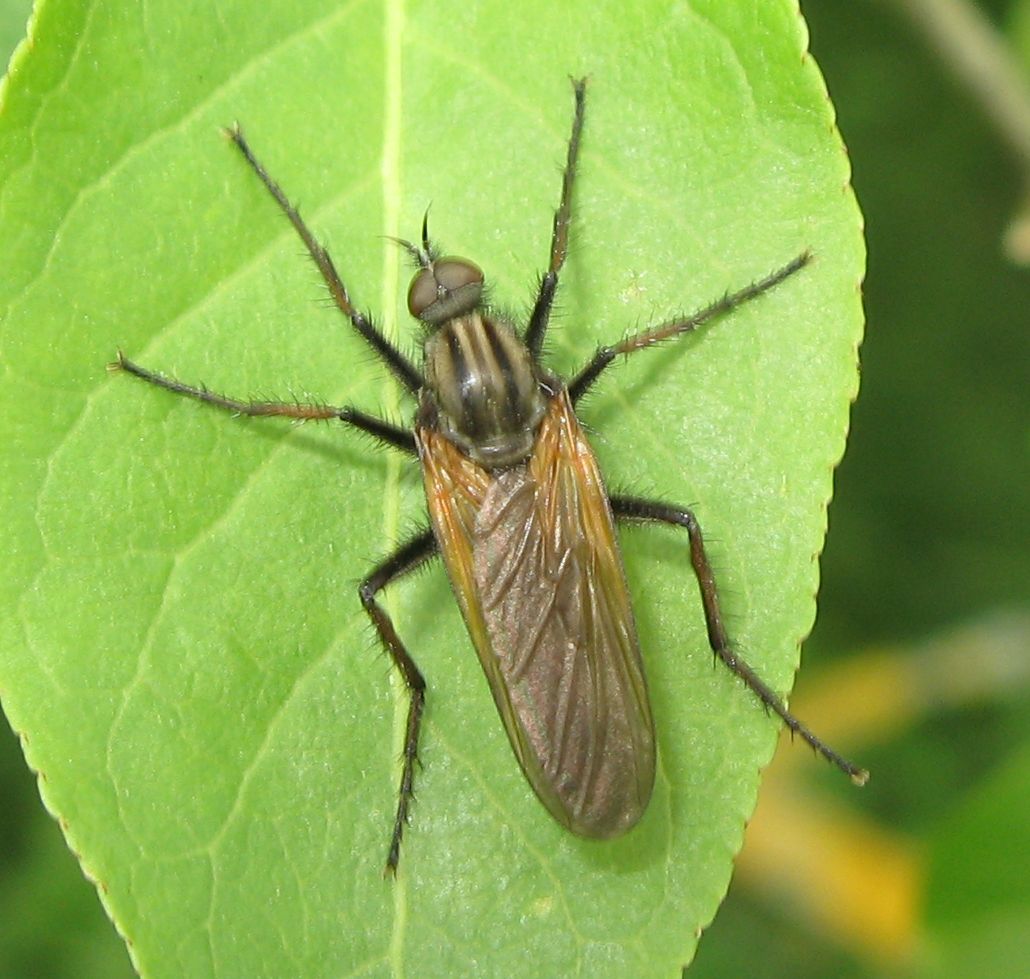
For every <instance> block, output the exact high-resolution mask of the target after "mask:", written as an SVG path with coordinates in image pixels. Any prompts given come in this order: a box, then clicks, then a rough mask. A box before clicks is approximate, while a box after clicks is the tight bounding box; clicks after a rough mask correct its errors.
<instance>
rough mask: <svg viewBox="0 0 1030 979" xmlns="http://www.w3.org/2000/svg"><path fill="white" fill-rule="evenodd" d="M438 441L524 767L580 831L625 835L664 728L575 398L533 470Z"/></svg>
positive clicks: (468, 597)
mask: <svg viewBox="0 0 1030 979" xmlns="http://www.w3.org/2000/svg"><path fill="white" fill-rule="evenodd" d="M427 434H432V441H431V442H429V443H428V444H429V445H431V446H432V447H433V450H431V451H429V452H425V453H424V455H423V465H424V468H425V474H426V490H427V496H428V498H429V509H430V513H431V515H432V519H433V524H434V529H435V530H436V533H437V536H438V539H439V541H440V545H441V551H442V553H443V555H444V559H445V562H446V563H447V567H448V572H449V573H450V576H451V581H452V584H453V585H454V589H455V592H456V593H457V595H458V601H459V605H460V606H461V609H462V612H463V614H464V616H465V620H466V623H467V624H468V628H469V632H470V634H471V636H472V639H473V642H474V644H475V646H476V650H477V652H478V654H479V658H480V661H481V663H482V665H483V669H484V671H485V672H486V675H487V678H488V680H489V683H490V687H491V690H492V692H493V695H494V700H495V702H496V703H497V706H498V710H499V711H500V714H501V717H502V719H503V721H504V724H505V728H506V729H507V731H508V736H509V738H510V740H511V743H512V747H513V749H514V751H515V754H516V756H517V757H518V760H519V762H520V764H521V765H522V768H523V771H524V772H525V773H526V777H527V778H528V780H529V782H530V784H531V785H532V786H533V788H534V789H535V791H536V792H537V794H538V795H539V796H540V798H541V800H542V801H543V802H544V804H545V805H546V806H547V808H548V810H550V812H551V813H552V814H553V815H554V817H555V818H556V819H557V820H558V821H559V822H561V823H562V824H563V825H565V826H567V827H568V828H569V829H571V830H572V831H573V832H576V833H579V834H580V835H583V836H589V837H596V838H605V837H611V836H616V835H618V834H620V833H622V832H625V831H626V830H627V829H629V828H630V827H631V826H633V825H634V824H635V823H636V822H637V820H638V819H639V818H640V816H641V815H642V814H643V812H644V809H645V808H646V806H647V803H648V800H649V799H650V796H651V789H652V786H653V782H654V729H653V722H652V718H651V711H650V705H649V702H648V697H647V685H646V681H645V678H644V672H643V665H642V663H641V659H640V651H639V646H638V643H637V638H636V629H635V625H634V621H633V613H632V609H631V607H630V602H629V594H628V591H627V588H626V581H625V575H624V572H623V568H622V561H621V557H620V554H619V550H618V545H617V543H616V539H615V528H614V525H613V522H612V516H611V511H610V509H609V506H608V501H607V496H606V494H605V491H604V486H603V483H602V481H601V476H600V473H599V471H598V468H597V463H596V460H595V458H594V455H593V452H592V450H591V449H590V446H589V444H588V443H587V441H586V437H585V435H584V433H583V430H582V428H581V427H580V425H579V422H578V420H577V419H576V416H575V414H574V413H573V410H572V407H571V404H570V403H569V401H568V398H567V395H566V394H565V393H564V392H562V393H560V394H558V395H556V396H555V397H554V398H553V399H552V400H551V402H550V405H549V408H548V412H547V415H546V416H545V418H544V420H543V423H542V425H541V428H540V431H539V434H538V436H537V440H536V443H535V445H534V449H533V453H532V455H531V457H530V459H529V460H528V461H527V462H526V463H525V464H523V465H519V466H514V467H511V468H508V469H503V470H499V471H496V472H494V473H491V472H488V471H486V470H483V469H481V468H480V467H478V466H477V465H476V464H475V463H472V462H471V461H470V460H468V459H467V457H465V456H463V455H461V453H459V452H457V450H453V447H451V446H450V443H446V440H445V439H442V437H440V436H438V435H436V434H435V433H427ZM439 442H445V443H446V447H442V446H439V444H438V443H439ZM436 449H440V451H439V452H437V451H435V450H436ZM448 450H451V451H448ZM455 457H456V458H455ZM441 462H442V463H443V465H442V466H441V465H439V463H441ZM444 470H446V472H445V471H444ZM473 470H475V471H478V472H473Z"/></svg>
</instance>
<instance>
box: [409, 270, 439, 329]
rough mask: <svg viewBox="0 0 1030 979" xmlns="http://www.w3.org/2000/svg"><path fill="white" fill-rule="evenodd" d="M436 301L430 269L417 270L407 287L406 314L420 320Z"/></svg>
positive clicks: (434, 284)
mask: <svg viewBox="0 0 1030 979" xmlns="http://www.w3.org/2000/svg"><path fill="white" fill-rule="evenodd" d="M436 300H437V291H436V279H435V278H434V277H433V270H432V269H419V270H418V271H417V272H416V273H415V278H413V279H412V280H411V285H410V286H409V287H408V312H409V313H411V315H412V316H414V317H415V319H419V320H420V319H422V314H423V313H424V312H425V311H426V309H427V308H428V307H429V306H432V305H433V303H435V302H436Z"/></svg>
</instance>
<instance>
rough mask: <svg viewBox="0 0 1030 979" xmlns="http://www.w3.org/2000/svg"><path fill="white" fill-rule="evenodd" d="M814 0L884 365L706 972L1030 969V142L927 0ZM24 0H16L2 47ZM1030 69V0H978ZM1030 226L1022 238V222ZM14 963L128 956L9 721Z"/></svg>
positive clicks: (874, 367)
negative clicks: (798, 722)
mask: <svg viewBox="0 0 1030 979" xmlns="http://www.w3.org/2000/svg"><path fill="white" fill-rule="evenodd" d="M962 6H963V4H962V3H959V2H958V0H947V2H944V0H940V2H937V0H933V2H931V0H852V2H849V3H841V2H840V0H804V2H803V3H802V7H803V12H804V14H805V16H806V18H807V20H808V24H809V28H810V31H811V35H812V39H811V50H812V52H813V54H814V56H815V57H816V59H817V61H818V63H819V65H820V67H821V69H822V71H823V74H824V75H825V77H826V81H827V85H828V87H829V90H830V93H831V96H832V98H833V100H834V103H835V105H836V109H837V113H838V117H839V125H840V129H841V131H842V133H843V135H844V138H845V141H846V143H847V145H848V148H849V151H850V154H851V158H852V162H853V166H854V184H855V188H856V190H857V192H858V196H859V200H860V202H861V204H862V207H863V210H864V213H865V217H866V225H867V234H868V245H869V269H868V276H867V280H866V285H865V296H866V307H867V315H868V328H867V336H866V342H865V345H864V347H863V350H862V369H863V380H862V391H861V395H860V398H859V401H858V403H857V404H856V405H855V409H854V415H853V424H852V433H851V438H850V442H849V447H848V451H847V455H846V457H845V459H844V462H843V464H842V465H841V467H840V470H839V471H838V475H837V481H836V495H835V499H834V502H833V505H832V508H831V511H830V534H829V537H828V540H827V546H826V551H825V554H824V557H823V563H822V588H821V592H820V601H819V618H818V621H817V624H816V627H815V631H814V633H813V635H812V637H811V639H810V641H809V642H808V644H807V645H806V648H805V657H804V661H805V668H804V670H803V672H802V674H801V676H800V679H799V682H798V686H797V689H796V692H795V695H794V698H793V700H792V704H793V706H794V707H795V708H796V709H797V711H798V713H799V714H800V715H801V716H803V717H805V718H806V720H808V721H809V722H811V724H812V726H813V727H814V728H815V729H816V730H818V731H820V732H821V733H822V734H824V735H825V736H826V737H827V738H828V740H830V741H831V742H832V743H834V744H835V745H837V746H839V747H840V748H842V749H845V750H846V752H847V753H849V754H851V755H853V756H855V757H856V758H857V759H858V760H860V761H861V762H862V763H863V764H866V765H867V766H868V767H869V768H870V769H871V770H872V772H873V778H872V780H871V782H870V783H869V785H868V786H867V787H866V788H865V789H863V790H862V791H856V790H854V789H852V788H850V787H849V786H848V785H846V784H842V782H843V780H840V779H839V778H837V777H835V776H834V774H833V773H831V772H828V771H823V769H822V768H821V767H820V766H819V765H818V763H817V762H816V761H815V760H813V759H812V758H811V757H809V754H808V753H807V752H806V751H804V749H803V748H801V747H799V746H795V747H794V748H791V747H790V746H789V745H783V746H782V749H781V751H780V752H779V754H778V756H777V760H776V762H775V763H774V765H773V766H772V767H771V769H770V771H769V773H768V775H767V778H766V781H765V784H764V786H763V789H762V794H761V798H760V803H759V808H758V811H757V813H756V814H755V817H754V819H753V820H752V823H751V826H750V828H749V831H748V839H747V842H746V845H745V848H744V851H743V852H742V854H741V855H740V857H739V858H738V861H737V872H736V875H735V877H734V881H733V884H732V885H731V888H730V892H729V897H728V898H727V901H726V903H725V904H724V905H723V907H722V909H721V910H720V912H719V914H718V916H717V918H716V920H715V922H714V923H713V924H712V926H711V927H710V928H709V930H708V933H707V934H706V936H705V938H704V939H703V940H702V942H701V945H700V950H699V952H698V956H697V959H696V961H695V963H694V964H693V966H692V968H691V972H690V974H691V975H692V976H695V977H696V976H711V977H716V976H743V975H747V976H751V977H754V976H781V975H783V976H786V975H790V976H795V977H812V979H817V977H824V976H898V975H912V976H933V977H938V976H940V977H945V976H956V977H957V976H963V977H965V976H971V975H976V976H980V977H995V976H997V977H1009V976H1017V975H1030V942H1028V941H1027V940H1026V936H1027V935H1030V856H1028V855H1027V854H1030V711H1028V710H1027V708H1028V706H1030V601H1028V599H1030V588H1028V583H1030V479H1028V477H1030V425H1028V421H1030V418H1028V411H1027V405H1028V399H1027V388H1028V381H1030V373H1028V366H1030V342H1028V336H1030V329H1028V327H1030V266H1028V264H1023V265H1020V264H1019V262H1018V261H1017V260H1015V259H1014V257H1013V253H1014V252H1018V251H1019V249H1020V248H1021V247H1022V248H1023V250H1024V251H1023V256H1022V257H1023V261H1024V262H1028V260H1030V255H1028V254H1027V253H1028V252H1030V247H1027V244H1026V241H1025V240H1024V239H1023V238H1022V237H1021V236H1023V235H1027V236H1028V237H1030V235H1028V233H1027V231H1026V230H1025V227H1026V225H1024V226H1023V228H1024V230H1022V231H1021V230H1020V226H1019V215H1020V213H1021V210H1024V216H1023V218H1022V220H1023V221H1025V222H1028V224H1030V219H1028V218H1027V217H1026V213H1025V210H1030V205H1028V203H1027V202H1028V201H1030V162H1028V161H1030V146H1028V147H1027V153H1026V155H1025V156H1023V157H1022V158H1021V157H1020V154H1019V152H1017V151H1016V150H1015V149H1014V147H1013V140H1012V139H1011V138H1009V139H1008V140H1006V139H1005V138H1004V137H1003V136H1002V135H1001V134H1000V133H999V131H998V129H997V128H996V126H995V125H994V124H993V123H992V121H991V119H990V118H989V115H988V113H987V112H986V111H985V110H984V108H983V105H982V103H981V101H980V100H979V99H978V98H977V97H976V96H975V95H974V94H972V92H971V90H970V88H969V86H968V85H967V84H966V83H964V82H963V81H961V80H959V78H958V77H957V76H956V73H955V70H954V68H955V64H954V58H953V56H950V55H942V54H941V52H940V51H939V50H935V49H934V48H933V45H932V44H931V42H930V41H929V39H928V36H927V32H926V31H925V29H924V28H923V27H920V26H919V21H918V17H916V18H913V17H912V16H910V15H911V13H912V12H913V10H915V11H917V12H918V11H919V10H921V9H925V8H931V9H932V10H933V9H936V11H937V12H936V13H931V17H935V16H939V15H940V10H941V8H944V9H952V10H954V9H959V8H962ZM29 8H30V3H29V2H28V0H0V56H2V57H3V58H4V60H5V61H6V57H7V56H8V55H9V54H10V52H11V51H12V50H13V48H14V46H15V45H16V44H17V42H18V41H19V39H20V38H21V37H22V35H23V33H24V24H25V20H26V18H27V16H28V14H29ZM975 9H976V10H978V11H979V12H980V13H982V14H985V15H986V16H987V18H989V21H990V23H991V24H993V25H994V28H995V29H996V30H997V32H998V34H999V39H1000V40H1002V41H1003V42H1005V43H1007V44H1008V46H1009V47H1010V50H1011V51H1012V52H1013V54H1014V55H1015V57H1016V59H1017V62H1018V63H1020V64H1021V65H1022V70H1023V71H1024V73H1025V77H1024V83H1025V84H1026V85H1028V86H1030V82H1026V77H1030V0H1012V2H1008V0H981V2H980V3H979V4H976V5H975ZM1021 241H1022V245H1021V244H1020V243H1021ZM0 785H2V788H0V793H2V797H3V799H4V801H5V814H6V818H4V819H2V820H0V975H2V976H11V977H34V976H40V977H43V976H46V977H49V979H60V977H84V976H104V977H117V976H120V975H131V968H130V966H129V964H128V958H127V956H126V954H125V951H124V948H123V947H122V945H121V942H120V940H119V939H118V938H117V937H116V936H115V934H114V931H113V929H112V928H111V926H110V924H109V923H108V922H107V920H106V918H105V917H104V914H103V911H102V910H101V907H100V904H99V902H98V900H97V898H96V895H95V893H94V891H93V888H92V886H91V885H89V884H88V883H87V882H86V881H85V880H84V879H83V878H82V876H81V873H80V871H79V869H78V867H77V865H76V863H75V861H74V859H73V858H72V857H71V856H70V855H69V854H68V852H67V850H66V848H65V845H64V842H63V840H62V838H61V835H60V832H59V830H58V828H57V826H56V825H55V824H54V823H53V822H52V821H51V820H50V819H49V818H48V817H47V816H46V815H45V814H44V813H43V810H42V807H41V806H40V804H39V796H38V794H37V791H36V787H35V784H34V781H33V779H32V777H31V775H30V774H29V773H28V772H27V770H26V769H25V766H24V762H23V760H22V757H21V753H20V750H19V748H18V745H17V743H16V741H15V739H14V737H13V736H12V735H11V734H10V732H9V730H8V729H7V728H6V726H3V729H2V731H0Z"/></svg>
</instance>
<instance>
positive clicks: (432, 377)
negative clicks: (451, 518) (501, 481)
mask: <svg viewBox="0 0 1030 979" xmlns="http://www.w3.org/2000/svg"><path fill="white" fill-rule="evenodd" d="M405 244H407V243H405ZM408 247H409V248H410V249H411V250H412V252H413V253H414V254H415V255H416V257H417V258H418V259H419V260H420V261H419V264H420V266H421V267H420V268H419V270H418V272H416V273H415V277H414V278H413V279H412V282H411V287H410V289H409V290H408V309H409V310H410V311H411V313H412V315H414V316H416V317H418V319H420V320H421V321H422V322H423V323H425V324H426V325H427V326H429V327H430V328H432V332H431V333H430V335H429V337H428V338H427V340H426V345H425V381H426V388H425V390H424V391H423V392H422V398H421V400H422V404H421V411H420V415H421V418H422V419H423V420H425V421H427V422H428V421H429V420H430V419H432V422H431V424H432V426H433V427H435V428H438V429H439V430H440V431H441V432H442V433H443V434H444V435H446V436H447V438H448V439H450V440H451V441H452V442H454V444H455V445H457V446H458V447H459V448H461V449H462V450H463V451H464V452H465V453H466V454H467V455H468V456H469V457H470V458H472V459H473V460H475V461H476V462H478V463H479V464H480V465H481V466H483V467H485V468H487V469H495V468H502V467H504V466H513V465H515V464H517V463H519V462H522V461H523V460H525V459H526V458H527V457H528V456H529V454H530V451H531V449H532V448H533V442H534V440H535V439H536V432H537V429H538V427H539V425H540V422H541V420H542V419H543V417H544V414H545V413H546V411H547V400H546V398H545V396H544V393H543V391H542V390H541V384H540V378H539V377H538V376H537V373H538V372H537V368H536V366H535V365H534V363H533V358H532V356H531V354H530V352H529V350H528V349H527V348H526V345H525V344H524V343H523V342H522V340H521V339H520V338H519V336H518V335H517V334H516V333H515V331H514V330H513V329H512V328H511V326H509V325H508V324H507V323H505V322H504V321H503V320H500V319H498V318H496V317H494V316H490V315H488V314H487V313H485V312H484V311H483V309H482V305H481V303H482V293H483V273H482V271H481V270H480V269H479V267H478V266H476V265H474V264H473V263H472V262H470V261H468V260H467V259H464V258H439V259H438V258H435V257H434V256H432V255H431V254H430V252H429V250H428V243H426V244H425V245H424V247H423V249H421V250H419V249H416V248H413V247H412V246H410V245H408Z"/></svg>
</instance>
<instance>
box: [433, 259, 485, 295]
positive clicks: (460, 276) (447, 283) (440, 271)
mask: <svg viewBox="0 0 1030 979" xmlns="http://www.w3.org/2000/svg"><path fill="white" fill-rule="evenodd" d="M433 272H434V274H435V275H436V281H437V282H439V283H440V285H441V286H443V288H444V289H446V290H447V291H448V292H454V291H456V290H458V289H464V288H465V286H470V285H479V286H482V285H483V272H482V270H481V269H480V268H479V266H478V265H473V264H472V262H470V261H469V260H468V259H465V258H441V259H440V261H438V262H435V263H434V265H433Z"/></svg>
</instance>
